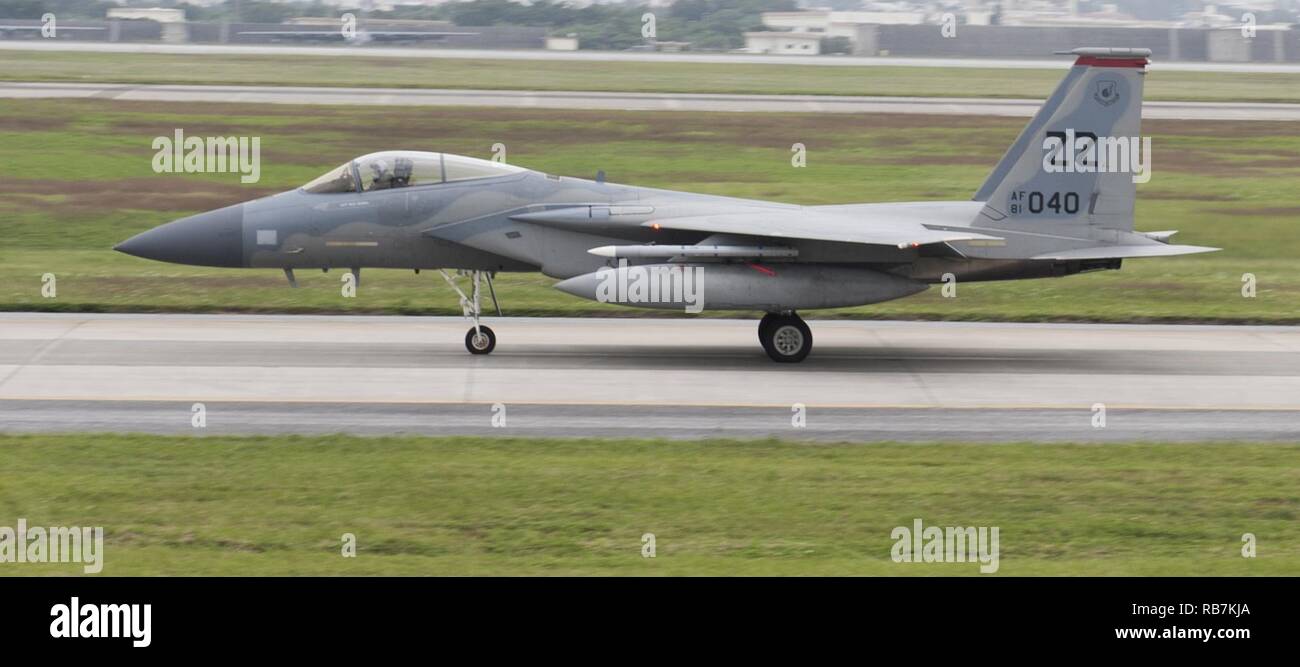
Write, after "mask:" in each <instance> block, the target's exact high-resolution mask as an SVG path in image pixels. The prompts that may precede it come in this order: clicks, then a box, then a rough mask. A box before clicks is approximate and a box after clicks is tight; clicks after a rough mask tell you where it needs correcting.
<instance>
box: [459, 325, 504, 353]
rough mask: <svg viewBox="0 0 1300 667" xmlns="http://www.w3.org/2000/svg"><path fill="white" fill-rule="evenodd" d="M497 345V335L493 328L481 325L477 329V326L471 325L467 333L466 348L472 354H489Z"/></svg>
mask: <svg viewBox="0 0 1300 667" xmlns="http://www.w3.org/2000/svg"><path fill="white" fill-rule="evenodd" d="M496 346H497V335H496V334H495V333H492V330H491V329H489V328H487V327H485V326H483V325H481V324H480V325H479V326H478V328H477V331H476V330H475V327H470V329H469V331H468V332H466V333H465V349H467V350H469V353H470V354H489V353H491V352H492V349H493V348H495V347H496Z"/></svg>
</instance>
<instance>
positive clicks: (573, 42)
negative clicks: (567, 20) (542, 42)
mask: <svg viewBox="0 0 1300 667" xmlns="http://www.w3.org/2000/svg"><path fill="white" fill-rule="evenodd" d="M546 50H547V51H577V50H578V36H577V35H575V34H572V33H570V34H568V35H564V36H560V37H547V38H546Z"/></svg>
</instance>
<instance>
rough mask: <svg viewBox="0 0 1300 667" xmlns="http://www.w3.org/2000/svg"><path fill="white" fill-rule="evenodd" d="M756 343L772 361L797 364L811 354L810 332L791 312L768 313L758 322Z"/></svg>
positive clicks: (801, 320) (799, 318)
mask: <svg viewBox="0 0 1300 667" xmlns="http://www.w3.org/2000/svg"><path fill="white" fill-rule="evenodd" d="M758 342H759V343H760V344H762V346H763V351H764V352H767V356H768V358H770V359H771V360H772V361H775V362H778V363H786V364H793V363H798V362H800V361H803V360H804V358H805V357H807V356H808V353H809V352H812V342H813V339H812V330H811V329H809V328H808V325H807V324H806V323H805V322H804V321H803V318H801V317H799V316H798V315H797V314H795V313H794V312H793V311H792V312H790V313H789V314H778V313H768V314H766V315H764V316H763V319H762V320H759V322H758Z"/></svg>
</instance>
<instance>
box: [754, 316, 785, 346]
mask: <svg viewBox="0 0 1300 667" xmlns="http://www.w3.org/2000/svg"><path fill="white" fill-rule="evenodd" d="M778 317H780V315H777V314H776V313H766V314H764V315H763V319H761V320H759V321H758V344H759V345H762V346H763V348H764V349H767V343H765V342H763V341H764V339H766V338H767V328H768V327H769V326H771V325H772V320H774V319H776V318H778Z"/></svg>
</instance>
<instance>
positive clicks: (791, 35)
mask: <svg viewBox="0 0 1300 667" xmlns="http://www.w3.org/2000/svg"><path fill="white" fill-rule="evenodd" d="M825 36H826V35H824V34H821V33H815V32H793V31H789V32H747V33H745V51H747V52H749V53H768V54H773V55H783V56H815V55H818V54H820V53H821V52H822V38H823V37H825Z"/></svg>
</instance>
